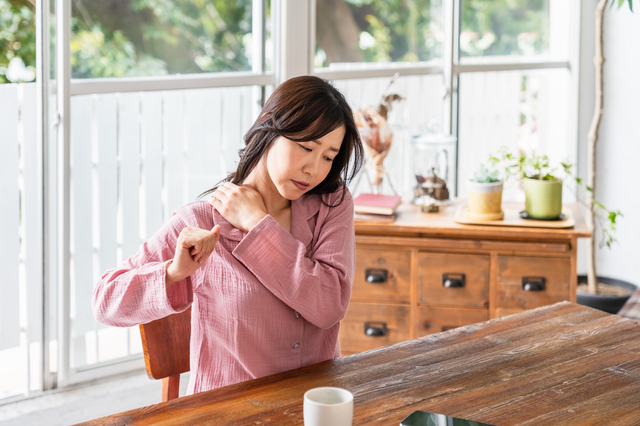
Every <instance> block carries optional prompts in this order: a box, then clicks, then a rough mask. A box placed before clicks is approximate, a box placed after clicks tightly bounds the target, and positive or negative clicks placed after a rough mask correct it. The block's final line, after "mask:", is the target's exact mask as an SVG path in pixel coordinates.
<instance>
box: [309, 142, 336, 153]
mask: <svg viewBox="0 0 640 426" xmlns="http://www.w3.org/2000/svg"><path fill="white" fill-rule="evenodd" d="M311 142H313V143H315V144H317V145H322V142H319V141H316V140H313V141H311ZM329 151H333V152H340V150H339V149H336V148H334V147H329Z"/></svg>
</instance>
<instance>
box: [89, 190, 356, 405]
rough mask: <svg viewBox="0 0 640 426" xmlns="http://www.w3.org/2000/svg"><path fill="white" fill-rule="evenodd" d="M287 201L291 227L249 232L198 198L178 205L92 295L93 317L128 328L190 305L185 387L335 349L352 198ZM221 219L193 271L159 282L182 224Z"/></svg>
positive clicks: (348, 267)
mask: <svg viewBox="0 0 640 426" xmlns="http://www.w3.org/2000/svg"><path fill="white" fill-rule="evenodd" d="M339 194H340V193H339V192H338V193H334V194H327V195H322V196H320V195H305V196H303V197H301V198H300V199H298V200H296V201H293V202H292V203H291V232H290V233H289V232H287V230H286V229H284V228H283V227H281V226H280V225H279V224H278V223H277V222H276V220H275V219H274V218H273V217H272V216H269V215H267V216H266V217H265V218H264V219H263V220H262V221H260V223H258V224H257V225H256V226H255V227H254V228H253V229H251V231H250V232H248V233H244V232H242V231H241V230H239V229H237V228H235V227H233V226H232V225H231V224H230V223H229V222H227V221H226V220H225V219H224V218H223V217H222V216H221V215H220V213H218V211H217V210H215V209H214V208H213V207H212V206H210V205H209V204H208V203H207V202H205V201H198V202H195V203H191V204H188V205H186V206H184V207H182V208H180V209H179V210H177V211H176V212H175V213H174V215H173V217H172V218H171V220H170V221H169V222H168V223H167V224H165V225H164V226H163V227H162V228H161V229H160V230H159V231H158V232H156V233H155V235H154V236H153V237H151V239H149V240H148V241H146V242H145V243H144V244H143V245H142V246H141V248H140V250H139V251H138V253H137V254H136V255H134V256H132V257H131V258H130V259H128V260H127V261H126V262H124V263H123V264H122V265H121V266H119V267H118V268H115V269H111V270H109V271H107V272H106V273H105V274H104V275H103V276H102V278H101V279H100V281H99V282H98V283H97V285H96V287H95V289H94V292H93V311H94V314H95V317H96V319H97V320H98V321H99V322H101V323H103V324H107V325H111V326H116V327H129V326H133V325H137V324H144V323H148V322H150V321H153V320H156V319H158V318H163V317H165V316H167V315H171V314H174V313H177V312H182V311H184V310H186V309H187V308H188V307H189V306H191V305H193V308H192V311H191V359H190V364H191V380H190V382H189V388H188V394H192V393H196V392H201V391H205V390H208V389H212V388H217V387H220V386H227V385H230V384H233V383H238V382H241V381H244V380H249V379H254V378H257V377H262V376H266V375H269V374H275V373H279V372H282V371H286V370H291V369H294V368H298V367H302V366H305V365H309V364H313V363H317V362H320V361H324V360H327V359H331V358H336V357H339V356H340V346H339V343H338V330H339V328H340V320H341V319H342V318H343V317H344V314H345V312H346V310H347V305H348V304H349V298H350V296H351V286H352V283H353V275H354V269H355V234H354V228H353V199H352V197H351V194H350V193H348V192H347V194H346V195H345V198H344V201H343V202H342V204H340V205H339V206H337V207H334V208H330V207H327V206H325V205H324V204H323V203H322V201H321V197H322V199H324V200H325V202H327V203H328V204H331V205H333V204H336V203H337V202H338V200H339V198H340V196H339ZM215 224H218V225H220V227H221V233H220V235H221V236H220V240H219V241H218V243H217V244H216V246H215V249H214V251H213V253H212V254H211V256H210V257H209V259H208V260H207V262H206V263H205V264H204V265H203V266H202V267H200V268H199V269H198V270H197V271H196V272H195V273H194V274H193V275H191V277H189V278H187V279H185V280H184V281H182V282H179V283H175V284H173V285H171V286H170V287H169V288H167V287H166V286H165V267H166V264H167V262H168V261H169V260H171V259H173V256H174V253H175V247H176V242H177V239H178V235H179V234H180V231H181V230H182V229H183V228H185V227H187V226H189V227H198V228H202V229H211V228H213V226H214V225H215Z"/></svg>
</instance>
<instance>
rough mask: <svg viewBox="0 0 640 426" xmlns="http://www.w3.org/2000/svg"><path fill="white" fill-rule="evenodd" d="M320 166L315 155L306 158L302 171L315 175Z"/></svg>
mask: <svg viewBox="0 0 640 426" xmlns="http://www.w3.org/2000/svg"><path fill="white" fill-rule="evenodd" d="M319 167H320V159H319V158H316V157H315V156H313V157H311V158H309V159H308V161H307V162H306V163H305V164H304V166H303V167H302V172H303V173H305V174H307V175H309V176H315V175H316V173H318V169H319Z"/></svg>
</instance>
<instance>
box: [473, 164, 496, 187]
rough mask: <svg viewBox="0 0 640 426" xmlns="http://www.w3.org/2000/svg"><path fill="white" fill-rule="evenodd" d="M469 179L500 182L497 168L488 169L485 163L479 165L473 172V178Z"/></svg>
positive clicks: (482, 181)
mask: <svg viewBox="0 0 640 426" xmlns="http://www.w3.org/2000/svg"><path fill="white" fill-rule="evenodd" d="M471 180H472V181H474V182H478V183H494V182H500V179H498V170H495V169H493V170H489V168H488V167H487V166H486V165H485V164H481V165H480V169H479V170H478V171H477V172H475V173H474V174H473V179H471Z"/></svg>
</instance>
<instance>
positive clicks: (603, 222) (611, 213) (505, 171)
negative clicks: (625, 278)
mask: <svg viewBox="0 0 640 426" xmlns="http://www.w3.org/2000/svg"><path fill="white" fill-rule="evenodd" d="M487 163H488V164H489V165H490V166H491V167H493V168H495V169H496V170H498V171H500V172H501V173H502V175H503V179H504V181H505V182H506V181H521V180H523V179H539V180H555V179H560V180H563V181H564V180H573V181H575V183H576V185H577V187H578V188H583V189H584V190H585V192H586V193H588V194H593V188H591V187H590V186H589V185H586V184H585V182H584V180H583V179H582V178H580V177H578V176H576V175H575V174H574V173H573V169H574V165H573V164H571V163H569V162H562V163H560V164H558V165H555V166H554V165H551V164H550V161H549V157H548V156H546V155H525V154H524V153H520V154H519V155H514V154H512V153H510V152H509V151H508V150H507V149H506V148H505V147H502V148H500V149H499V150H498V152H497V153H495V154H492V155H490V156H489V159H488V161H487ZM576 198H577V200H578V202H579V203H580V204H582V205H583V206H585V207H586V208H587V209H590V210H591V212H592V213H593V216H594V218H595V219H596V220H597V222H598V225H599V226H598V228H599V229H600V231H601V240H600V246H601V247H602V246H605V245H606V246H607V247H609V248H611V246H612V244H613V243H615V242H616V238H615V232H616V227H617V223H618V220H619V219H620V218H621V217H622V213H621V212H620V210H610V209H608V208H607V207H606V206H605V205H604V204H602V203H601V202H599V201H596V200H592V203H589V201H588V200H583V199H582V198H581V197H580V196H579V195H577V197H576Z"/></svg>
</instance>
